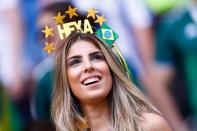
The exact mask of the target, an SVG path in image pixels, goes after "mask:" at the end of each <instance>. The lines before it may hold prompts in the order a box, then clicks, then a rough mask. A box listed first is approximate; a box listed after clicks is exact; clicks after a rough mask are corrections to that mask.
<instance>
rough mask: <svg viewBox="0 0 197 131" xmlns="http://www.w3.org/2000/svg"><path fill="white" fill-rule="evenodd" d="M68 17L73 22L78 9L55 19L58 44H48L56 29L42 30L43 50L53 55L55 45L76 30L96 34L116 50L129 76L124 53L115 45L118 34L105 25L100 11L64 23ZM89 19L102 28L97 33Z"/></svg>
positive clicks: (72, 9)
mask: <svg viewBox="0 0 197 131" xmlns="http://www.w3.org/2000/svg"><path fill="white" fill-rule="evenodd" d="M66 17H69V18H68V19H69V20H72V19H73V18H74V17H78V14H77V8H72V7H71V6H69V8H68V10H67V11H65V14H61V13H60V12H58V13H57V15H56V16H54V17H53V19H54V20H55V23H56V27H55V28H56V29H57V31H58V34H59V37H58V38H57V41H56V42H48V39H49V38H50V37H54V27H52V26H48V25H46V26H45V29H43V30H42V32H43V33H44V34H45V39H46V42H45V47H44V49H43V50H44V51H46V52H47V53H48V54H51V53H53V52H54V51H55V50H56V48H55V45H56V44H57V42H58V40H63V39H64V37H68V36H69V35H70V34H71V33H72V32H73V31H75V30H80V31H82V32H84V33H95V35H96V36H97V37H98V38H100V39H101V40H102V41H103V42H104V43H106V44H107V45H108V46H109V47H111V48H115V52H114V53H115V54H116V55H117V57H118V59H119V61H120V63H121V64H122V65H123V67H124V68H125V70H126V71H127V72H128V75H129V71H128V66H127V64H126V62H125V60H124V58H123V56H122V53H121V52H120V50H119V49H118V47H117V45H116V44H115V41H116V39H118V34H117V33H116V32H114V31H113V30H112V29H111V28H110V27H109V26H108V25H107V24H104V22H106V21H107V20H106V19H105V18H104V16H103V15H102V16H100V15H98V11H96V10H95V9H93V8H92V9H88V10H87V15H86V18H85V19H84V20H78V21H76V20H73V21H71V22H66V23H64V19H65V18H66ZM89 19H91V20H94V23H98V25H99V26H100V28H98V29H96V31H95V32H94V31H93V29H95V27H93V26H91V24H90V21H89ZM82 25H83V26H82Z"/></svg>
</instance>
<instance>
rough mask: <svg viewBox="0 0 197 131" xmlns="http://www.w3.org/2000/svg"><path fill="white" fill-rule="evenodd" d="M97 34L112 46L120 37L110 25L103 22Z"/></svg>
mask: <svg viewBox="0 0 197 131" xmlns="http://www.w3.org/2000/svg"><path fill="white" fill-rule="evenodd" d="M96 35H97V36H98V37H99V38H100V39H102V40H103V41H104V42H105V43H106V44H108V46H110V47H112V45H113V43H114V42H115V41H116V39H118V34H116V33H115V32H114V31H113V30H112V29H111V28H110V27H109V26H108V25H106V24H103V25H102V26H101V27H100V28H99V29H98V30H97V31H96Z"/></svg>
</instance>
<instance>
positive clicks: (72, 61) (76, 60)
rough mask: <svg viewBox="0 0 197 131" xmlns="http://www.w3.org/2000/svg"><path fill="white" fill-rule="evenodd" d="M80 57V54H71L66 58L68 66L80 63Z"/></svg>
mask: <svg viewBox="0 0 197 131" xmlns="http://www.w3.org/2000/svg"><path fill="white" fill-rule="evenodd" d="M81 61H82V57H81V56H72V57H70V58H69V59H68V66H75V65H77V64H79V63H81Z"/></svg>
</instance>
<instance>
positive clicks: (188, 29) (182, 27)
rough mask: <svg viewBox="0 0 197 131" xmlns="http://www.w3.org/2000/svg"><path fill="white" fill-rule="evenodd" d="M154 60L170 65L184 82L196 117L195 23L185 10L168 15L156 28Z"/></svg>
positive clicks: (196, 27) (196, 28) (196, 43)
mask: <svg viewBox="0 0 197 131" xmlns="http://www.w3.org/2000/svg"><path fill="white" fill-rule="evenodd" d="M156 60H157V62H159V63H162V64H167V65H170V66H171V67H172V68H174V69H175V70H176V72H177V73H178V74H179V75H182V77H183V78H184V80H185V82H186V86H187V90H188V93H189V95H188V96H189V100H190V104H191V107H192V110H193V111H194V115H195V116H196V118H197V23H195V22H194V21H193V19H192V17H191V15H190V12H189V10H185V11H184V12H182V13H181V14H180V15H179V16H176V17H174V16H173V17H168V18H167V19H166V20H165V21H163V22H162V23H161V24H160V25H159V26H158V28H157V33H156Z"/></svg>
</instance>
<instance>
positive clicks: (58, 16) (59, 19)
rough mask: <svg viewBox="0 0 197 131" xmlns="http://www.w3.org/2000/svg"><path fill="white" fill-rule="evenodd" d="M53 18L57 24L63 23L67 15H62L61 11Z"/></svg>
mask: <svg viewBox="0 0 197 131" xmlns="http://www.w3.org/2000/svg"><path fill="white" fill-rule="evenodd" d="M53 18H54V19H55V23H56V24H63V20H64V18H65V16H64V15H61V13H60V12H58V15H57V16H55V17H53Z"/></svg>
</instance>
